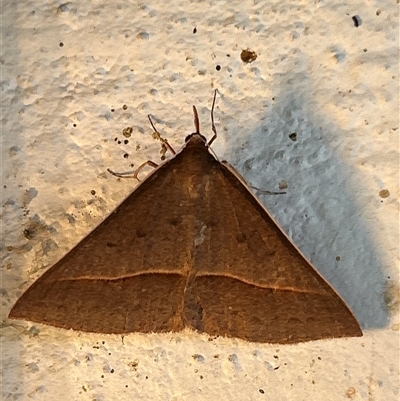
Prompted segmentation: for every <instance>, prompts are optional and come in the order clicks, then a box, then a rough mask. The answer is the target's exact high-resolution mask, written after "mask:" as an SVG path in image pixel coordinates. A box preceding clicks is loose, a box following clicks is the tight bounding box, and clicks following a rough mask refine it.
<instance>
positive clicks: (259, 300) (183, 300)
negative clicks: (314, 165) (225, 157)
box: [9, 92, 362, 343]
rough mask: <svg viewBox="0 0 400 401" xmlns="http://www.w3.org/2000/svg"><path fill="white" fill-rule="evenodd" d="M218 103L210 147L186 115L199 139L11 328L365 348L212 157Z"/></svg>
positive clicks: (143, 186) (333, 297)
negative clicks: (329, 341)
mask: <svg viewBox="0 0 400 401" xmlns="http://www.w3.org/2000/svg"><path fill="white" fill-rule="evenodd" d="M215 96H216V92H215V94H214V100H213V105H212V110H211V120H212V131H213V136H212V138H211V139H210V140H208V141H207V139H206V138H205V137H204V136H203V135H201V134H200V128H199V119H198V114H197V110H196V108H195V107H194V106H193V110H194V118H195V128H196V132H194V133H192V134H191V135H189V136H187V138H186V140H185V145H184V147H183V148H182V149H181V150H180V151H179V152H178V153H176V154H174V156H173V157H172V158H171V159H170V160H168V161H166V162H164V163H163V164H162V165H160V166H158V167H157V168H156V169H155V170H154V171H153V172H152V173H151V174H150V175H149V176H148V177H147V178H146V179H145V180H144V181H143V182H141V183H140V184H139V185H138V187H137V188H136V189H135V190H134V191H133V192H132V193H131V194H130V195H129V196H128V197H127V198H126V199H125V200H124V201H123V202H122V203H121V204H120V205H119V206H118V207H117V208H116V209H115V210H114V211H113V212H112V213H111V214H110V215H109V216H108V217H107V218H106V219H105V220H104V221H103V222H102V223H101V224H100V225H99V226H98V227H97V228H95V229H94V230H93V231H92V232H91V233H90V234H89V235H88V236H87V237H85V238H84V239H83V240H82V241H81V242H79V243H78V245H76V246H75V247H74V248H73V249H72V250H71V251H70V252H69V253H67V254H66V255H65V256H64V257H63V258H62V259H61V260H60V261H59V262H57V263H56V264H55V265H54V266H52V267H51V268H50V269H48V270H47V271H46V272H45V273H44V274H43V275H42V276H41V277H40V278H39V279H38V280H36V281H35V282H34V283H33V284H32V285H31V287H29V288H28V289H27V290H26V291H25V292H24V293H23V294H22V296H21V297H20V298H19V299H18V301H17V302H16V304H15V305H14V307H13V308H12V310H11V312H10V314H9V317H10V318H12V319H25V320H29V321H32V322H39V323H44V324H48V325H52V326H56V327H61V328H65V329H74V330H80V331H86V332H95V333H110V334H111V333H113V334H124V333H130V332H142V333H150V332H177V331H181V330H183V329H185V328H189V329H192V330H196V331H198V332H200V333H203V332H204V333H208V334H209V335H211V336H228V337H236V338H240V339H244V340H248V341H252V342H262V343H264V342H267V343H296V342H301V341H310V340H318V339H323V338H333V337H351V336H362V331H361V329H360V326H359V324H358V322H357V320H356V319H355V317H354V315H353V314H352V312H351V311H350V309H349V308H348V307H347V305H346V304H345V302H344V301H343V300H342V299H341V297H340V296H339V295H338V294H337V293H336V292H335V290H334V289H333V288H332V287H331V286H330V285H329V284H328V283H327V282H326V281H325V280H324V278H323V277H322V276H321V275H320V274H319V273H318V272H317V271H316V270H315V269H314V267H313V266H312V265H311V264H310V263H309V262H308V261H307V260H306V259H305V257H304V256H303V255H302V254H301V253H300V251H299V250H298V249H297V248H296V246H295V245H294V244H293V243H292V241H291V240H290V239H289V238H288V236H287V235H286V234H285V233H284V232H283V231H282V230H281V229H280V227H279V226H278V225H277V223H276V222H275V221H274V219H273V218H272V217H271V215H270V214H269V213H268V212H267V211H266V209H265V208H264V207H263V206H262V205H261V203H260V202H259V201H258V200H257V199H256V197H255V196H254V195H253V194H252V192H251V191H250V189H249V187H248V186H247V185H246V183H245V182H244V180H243V179H242V178H241V177H240V175H238V174H237V173H236V172H235V171H234V169H233V168H232V167H231V166H230V165H229V164H227V163H224V162H220V161H219V160H217V159H216V157H215V156H214V155H213V153H211V152H210V145H211V143H212V142H213V141H214V140H215V139H216V137H217V131H216V129H215V125H214V117H213V110H214V105H215ZM150 122H151V124H152V126H153V129H154V130H155V132H156V133H157V134H158V132H157V130H156V129H155V127H154V125H153V123H152V121H151V120H150ZM159 138H161V135H159ZM161 140H162V141H163V144H164V145H165V146H166V147H167V148H168V149H170V150H171V151H172V152H174V151H173V149H172V147H171V146H170V145H169V144H168V142H167V141H166V140H165V139H162V138H161ZM150 164H152V163H150ZM152 165H154V163H153V164H152ZM136 176H137V175H136Z"/></svg>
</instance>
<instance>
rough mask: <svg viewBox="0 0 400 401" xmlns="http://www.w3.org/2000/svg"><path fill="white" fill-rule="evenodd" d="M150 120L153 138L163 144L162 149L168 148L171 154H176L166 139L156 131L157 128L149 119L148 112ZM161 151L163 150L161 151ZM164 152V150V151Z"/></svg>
mask: <svg viewBox="0 0 400 401" xmlns="http://www.w3.org/2000/svg"><path fill="white" fill-rule="evenodd" d="M147 118H148V119H149V121H150V124H151V127H152V128H153V131H154V132H153V138H154V139H158V140H159V141H161V143H162V144H163V149H168V150H169V151H170V152H171V153H172V154H173V155H176V152H175V150H174V148H173V147H172V146H171V145H170V144H169V143H168V141H167V140H166V139H165V138H163V137H162V136H161V134H160V133H159V132H158V131H157V128H156V127H155V126H154V124H153V121H151V117H150V114H149V115H148V116H147ZM161 153H163V151H161ZM164 153H165V151H164Z"/></svg>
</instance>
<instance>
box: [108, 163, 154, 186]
mask: <svg viewBox="0 0 400 401" xmlns="http://www.w3.org/2000/svg"><path fill="white" fill-rule="evenodd" d="M144 166H151V167H154V168H157V167H158V164H157V163H154V162H153V161H151V160H147V162H144V163H143V164H141V165H140V166H139V167H138V168H137V169H136V170H135V172H134V173H133V174H132V175H128V174H130V173H115V172H114V171H112V170H110V169H109V168H108V169H107V171H108V172H109V173H110V174H112V175H114V176H115V177H118V178H135V179H137V180H138V181H139V182H140V180H139V178H138V174H139V171H140V170H141V169H142V168H143V167H144Z"/></svg>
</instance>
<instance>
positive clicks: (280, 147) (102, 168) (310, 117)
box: [1, 1, 400, 401]
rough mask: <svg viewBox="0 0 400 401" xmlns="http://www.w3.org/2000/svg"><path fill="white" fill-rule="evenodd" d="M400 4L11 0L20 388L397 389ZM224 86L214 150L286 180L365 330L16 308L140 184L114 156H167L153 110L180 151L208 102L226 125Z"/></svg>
mask: <svg viewBox="0 0 400 401" xmlns="http://www.w3.org/2000/svg"><path fill="white" fill-rule="evenodd" d="M394 3H395V2H394V1H381V2H379V3H374V2H370V3H365V2H363V1H353V2H351V4H346V3H342V2H337V1H334V2H327V3H323V2H315V3H310V2H308V1H299V2H296V3H292V2H281V1H275V2H270V1H269V2H267V1H240V2H239V1H229V2H223V1H219V2H193V3H190V2H178V1H177V2H175V3H174V4H170V3H168V2H161V1H150V2H147V3H140V4H137V3H129V2H120V3H108V2H103V3H101V2H100V3H99V2H92V3H83V4H81V3H74V2H68V3H64V4H61V5H60V3H59V2H42V3H38V2H33V1H32V2H26V3H25V4H18V7H16V6H15V4H14V5H8V4H5V5H3V17H2V22H3V28H2V34H3V48H2V54H1V67H2V78H1V79H2V111H3V113H2V131H3V133H2V152H3V154H2V166H3V168H2V233H3V249H2V255H4V259H3V266H2V269H3V270H2V309H1V313H2V319H3V330H2V367H3V372H2V375H3V378H2V397H3V399H5V400H30V399H37V400H44V401H47V400H54V399H60V400H71V399H82V400H109V399H120V400H131V399H142V400H171V401H172V400H176V401H178V400H185V399H191V400H204V399H217V398H219V399H222V400H223V399H226V400H232V399H241V400H258V399H260V400H264V399H265V400H272V399H273V400H287V399H291V400H303V399H309V400H319V399H324V400H332V401H333V400H335V401H336V400H341V399H343V400H347V399H350V400H371V399H373V400H397V399H398V397H399V394H398V391H399V379H398V377H399V358H398V355H399V354H398V352H399V350H398V344H399V324H400V322H399V312H398V306H399V302H400V301H399V293H400V289H399V285H398V268H399V264H398V260H397V253H398V239H399V235H398V156H399V142H398V134H399V122H398V113H397V112H394V111H395V110H398V94H397V83H398V56H397V49H398V5H397V4H394ZM354 16H356V20H357V24H358V25H359V26H358V27H356V26H355V25H356V24H355V22H354V18H352V17H354ZM247 49H248V50H249V51H250V52H255V53H256V55H257V58H256V59H255V60H254V61H252V62H248V63H246V62H244V61H243V60H242V58H243V57H241V55H242V52H243V50H247ZM251 58H254V56H252V57H250V59H251ZM214 88H218V90H219V93H220V96H219V97H218V99H217V108H216V111H215V117H216V124H217V128H218V131H219V137H218V139H217V140H216V141H215V142H214V144H213V149H214V151H215V153H216V154H217V155H218V156H219V157H220V159H226V160H228V161H229V162H230V163H231V164H233V165H234V166H235V167H236V168H237V169H238V170H239V171H240V172H241V174H242V175H243V176H244V177H245V179H246V180H247V181H248V182H249V183H250V184H252V185H255V186H257V187H258V188H262V189H267V190H273V191H276V190H279V184H280V183H281V186H282V185H284V182H286V184H287V186H288V188H287V190H286V191H287V195H286V196H279V197H276V196H275V197H274V196H264V195H262V194H261V193H259V196H260V199H261V201H262V202H263V203H264V204H265V206H266V207H267V208H268V209H269V210H270V211H271V213H272V214H273V215H274V216H275V218H276V219H277V220H278V221H279V222H280V224H281V226H282V227H283V228H284V229H285V230H286V232H288V234H289V235H290V236H291V237H292V238H293V240H294V242H295V243H296V245H297V246H298V247H299V248H300V249H301V250H302V251H303V253H304V254H305V255H306V256H307V257H308V258H309V259H310V260H311V262H312V263H313V264H314V266H315V267H316V268H317V269H318V270H319V271H320V272H321V274H323V275H324V277H325V278H326V279H327V280H328V281H329V282H330V283H331V284H332V285H333V286H334V287H335V289H336V290H337V291H338V292H339V293H340V294H341V295H342V297H343V298H344V299H345V301H346V302H347V303H348V305H349V306H350V307H351V308H352V310H353V311H354V313H355V314H356V316H357V318H358V320H359V321H360V323H361V325H362V327H363V329H364V333H365V335H364V337H362V338H355V339H347V340H346V339H345V340H328V341H318V342H313V343H307V344H300V345H292V346H278V347H277V346H269V345H259V344H252V343H245V342H241V341H236V340H228V339H224V338H217V339H209V338H208V337H207V336H200V335H197V334H195V333H182V334H180V335H176V334H174V335H172V334H171V335H168V334H166V335H147V336H144V335H139V334H131V335H128V336H126V337H124V339H123V340H122V338H121V337H117V336H104V335H103V336H99V335H90V334H82V333H75V332H67V331H63V330H60V329H54V328H51V327H46V326H40V325H33V324H30V323H28V322H27V323H25V322H18V321H11V320H8V319H7V314H8V311H9V309H10V308H11V306H12V304H13V303H14V302H15V300H16V299H17V297H18V296H19V295H20V294H21V292H22V291H23V290H24V289H26V288H27V287H28V286H29V285H30V284H31V283H32V282H33V281H34V280H35V279H36V278H37V277H39V275H41V274H42V273H43V272H44V270H45V269H46V268H47V267H49V266H50V265H51V264H53V263H54V262H55V261H57V260H58V259H59V258H60V257H61V256H62V255H64V254H65V253H66V252H67V251H68V250H69V249H70V248H71V247H72V246H73V245H74V244H76V243H77V242H78V241H79V240H80V239H81V238H82V237H84V236H85V235H86V234H88V233H89V232H90V231H91V229H93V228H94V227H95V226H96V225H97V224H98V223H99V222H100V221H101V220H103V219H104V218H105V216H107V215H108V213H110V212H111V211H112V210H113V209H114V208H115V206H116V205H117V204H118V203H119V202H121V201H122V199H123V198H124V197H126V196H127V194H128V193H129V192H130V191H132V190H133V188H134V187H135V186H136V183H135V181H133V180H121V181H119V180H117V179H116V178H115V177H112V176H110V175H109V174H108V173H107V172H106V169H107V168H112V169H114V170H117V171H127V170H134V169H135V168H136V167H137V166H139V165H140V164H141V163H142V162H144V161H146V160H148V159H151V160H154V161H156V162H161V160H160V153H159V151H160V143H159V142H156V141H154V139H153V138H152V135H151V133H152V130H151V128H150V127H149V124H148V120H147V117H146V116H147V114H149V113H150V114H152V115H153V116H154V120H155V122H156V123H157V128H158V129H159V130H160V131H161V132H162V133H163V135H164V136H165V137H168V139H169V141H170V143H171V145H172V146H174V147H175V148H177V149H178V148H179V147H180V145H181V144H182V143H183V140H184V137H185V136H186V135H187V134H189V133H190V132H192V131H193V122H192V120H193V117H192V113H191V105H192V104H196V106H197V107H198V110H199V114H200V119H201V126H202V133H203V134H204V135H207V136H208V135H211V129H210V121H209V108H210V106H211V98H212V90H213V89H214ZM124 105H125V107H124ZM127 127H132V134H131V136H130V137H129V138H127V137H125V136H124V135H123V130H124V129H125V128H127ZM292 134H296V135H292ZM294 139H296V140H294ZM124 141H128V143H124ZM132 165H133V166H132ZM143 173H144V174H146V172H145V171H144V172H143Z"/></svg>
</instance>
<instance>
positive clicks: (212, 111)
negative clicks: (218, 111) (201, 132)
mask: <svg viewBox="0 0 400 401" xmlns="http://www.w3.org/2000/svg"><path fill="white" fill-rule="evenodd" d="M216 97H217V89H215V91H214V99H213V102H212V106H211V128H212V132H214V136H213V137H212V138H211V139H210V140H209V141H208V143H207V146H210V145H211V144H212V143H213V142H214V141H215V140H216V139H217V129H216V128H215V124H214V106H215V99H216Z"/></svg>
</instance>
